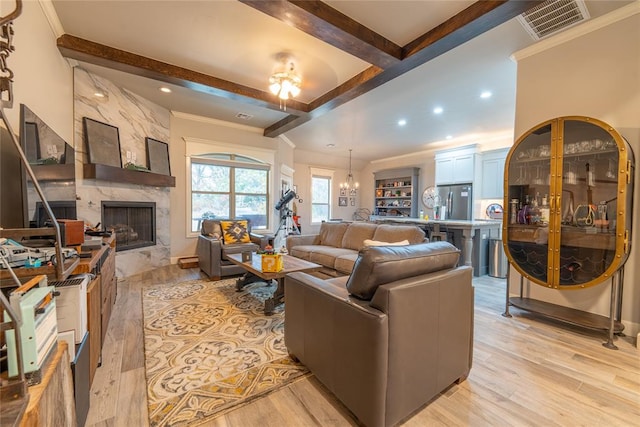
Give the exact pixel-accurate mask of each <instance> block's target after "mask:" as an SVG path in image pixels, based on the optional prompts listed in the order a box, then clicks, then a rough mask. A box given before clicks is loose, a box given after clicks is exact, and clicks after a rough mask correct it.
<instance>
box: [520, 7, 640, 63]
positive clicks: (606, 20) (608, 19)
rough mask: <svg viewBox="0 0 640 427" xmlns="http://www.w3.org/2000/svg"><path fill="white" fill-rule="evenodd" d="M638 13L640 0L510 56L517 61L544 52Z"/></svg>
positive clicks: (639, 11)
mask: <svg viewBox="0 0 640 427" xmlns="http://www.w3.org/2000/svg"><path fill="white" fill-rule="evenodd" d="M637 13H640V0H636V1H634V2H633V3H630V4H628V5H626V6H623V7H621V8H619V9H616V10H614V11H612V12H610V13H607V14H606V15H602V16H600V17H598V18H594V19H592V20H590V21H587V22H585V23H583V24H581V25H578V26H576V27H573V28H569V29H568V30H566V31H563V32H561V33H559V34H556V35H555V36H552V37H549V38H547V39H543V40H541V41H539V42H538V43H535V44H533V45H531V46H529V47H526V48H524V49H521V50H519V51H517V52H515V53H513V54H512V55H511V57H510V58H511V59H512V60H513V61H515V62H518V61H521V60H523V59H525V58H528V57H530V56H533V55H536V54H538V53H540V52H544V51H545V50H548V49H551V48H554V47H556V46H559V45H561V44H563V43H566V42H568V41H571V40H573V39H576V38H578V37H582V36H584V35H586V34H589V33H592V32H594V31H597V30H599V29H601V28H604V27H607V26H609V25H611V24H615V23H616V22H618V21H621V20H623V19H626V18H629V17H630V16H633V15H635V14H637Z"/></svg>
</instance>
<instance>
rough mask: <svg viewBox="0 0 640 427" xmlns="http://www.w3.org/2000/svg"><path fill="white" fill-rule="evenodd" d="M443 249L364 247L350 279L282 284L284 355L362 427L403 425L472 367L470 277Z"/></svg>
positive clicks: (441, 245) (455, 253) (296, 277)
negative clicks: (297, 363)
mask: <svg viewBox="0 0 640 427" xmlns="http://www.w3.org/2000/svg"><path fill="white" fill-rule="evenodd" d="M459 256H460V251H459V250H458V249H456V248H455V247H454V246H453V245H451V244H449V243H447V242H433V243H423V244H417V245H409V246H379V247H368V248H364V249H362V250H361V251H360V253H359V256H358V259H357V261H356V263H355V265H354V269H353V272H352V273H351V275H350V276H348V277H347V276H345V277H340V278H332V279H328V280H322V279H318V278H316V277H313V276H311V275H309V274H305V273H291V274H289V275H287V277H286V278H285V310H286V316H285V329H284V334H285V344H286V346H287V349H288V351H289V353H290V354H291V355H292V356H293V357H294V358H297V359H299V360H300V361H301V362H302V363H303V364H304V365H306V366H307V367H308V368H309V370H310V371H311V372H313V373H314V374H315V375H316V377H317V378H318V379H319V380H320V381H321V382H322V383H323V384H324V385H325V386H326V387H327V388H328V389H329V390H331V392H332V393H334V394H335V395H336V397H337V398H338V399H340V400H341V401H342V402H343V403H344V404H345V405H346V406H347V408H349V409H350V410H351V412H353V414H355V415H356V417H358V419H359V420H360V421H361V422H362V423H364V424H365V425H367V426H369V427H377V426H391V425H395V424H397V423H398V422H400V421H402V420H403V419H405V418H407V417H408V416H409V415H410V414H412V413H413V412H414V411H416V410H417V409H419V408H420V407H421V406H423V405H424V404H426V403H427V402H429V400H431V399H432V398H433V397H434V396H436V395H437V394H438V393H440V392H441V391H443V390H444V389H446V388H447V387H449V386H450V385H451V384H452V383H454V382H460V381H462V380H464V379H465V378H466V377H467V375H468V373H469V370H470V369H471V360H472V352H473V286H472V274H471V272H472V270H471V268H470V267H468V266H463V267H456V266H457V264H458V258H459Z"/></svg>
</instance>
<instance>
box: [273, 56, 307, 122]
mask: <svg viewBox="0 0 640 427" xmlns="http://www.w3.org/2000/svg"><path fill="white" fill-rule="evenodd" d="M301 83H302V79H300V76H299V75H297V74H296V72H295V71H294V66H293V62H290V63H289V68H287V69H285V70H284V71H278V72H276V73H274V74H273V75H271V77H269V90H270V91H271V93H273V94H274V95H276V96H277V97H278V98H279V99H280V108H282V109H283V110H285V111H286V110H287V99H289V98H295V97H296V96H298V95H300V84H301Z"/></svg>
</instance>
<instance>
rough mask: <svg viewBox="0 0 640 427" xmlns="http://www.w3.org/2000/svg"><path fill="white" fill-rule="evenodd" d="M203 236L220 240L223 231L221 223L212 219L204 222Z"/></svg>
mask: <svg viewBox="0 0 640 427" xmlns="http://www.w3.org/2000/svg"><path fill="white" fill-rule="evenodd" d="M202 235H203V236H208V237H212V238H213V239H216V240H220V237H222V229H221V228H220V221H214V220H211V219H205V220H203V221H202Z"/></svg>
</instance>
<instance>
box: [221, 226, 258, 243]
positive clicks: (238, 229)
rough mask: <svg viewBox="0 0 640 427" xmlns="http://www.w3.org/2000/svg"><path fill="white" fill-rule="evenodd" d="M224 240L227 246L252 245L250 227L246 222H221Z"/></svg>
mask: <svg viewBox="0 0 640 427" xmlns="http://www.w3.org/2000/svg"><path fill="white" fill-rule="evenodd" d="M220 226H221V227H222V238H223V241H224V243H225V244H227V245H229V244H234V243H251V238H250V237H249V226H248V223H247V221H246V220H241V221H220Z"/></svg>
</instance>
